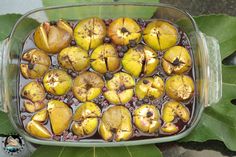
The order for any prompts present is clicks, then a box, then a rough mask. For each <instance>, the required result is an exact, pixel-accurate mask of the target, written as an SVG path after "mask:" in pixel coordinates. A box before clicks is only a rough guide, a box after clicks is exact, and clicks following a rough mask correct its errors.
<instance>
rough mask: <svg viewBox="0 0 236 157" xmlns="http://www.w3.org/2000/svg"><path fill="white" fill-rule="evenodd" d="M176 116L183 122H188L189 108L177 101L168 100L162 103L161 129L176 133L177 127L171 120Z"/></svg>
mask: <svg viewBox="0 0 236 157" xmlns="http://www.w3.org/2000/svg"><path fill="white" fill-rule="evenodd" d="M176 117H178V118H180V119H181V120H182V121H183V122H185V123H186V122H188V121H189V119H190V113H189V110H188V109H187V108H186V107H185V106H184V105H182V104H181V103H179V102H176V101H169V102H167V103H165V104H164V106H163V108H162V120H163V121H164V125H163V126H162V131H164V132H166V133H170V134H171V133H176V132H177V131H178V130H179V128H178V126H176V125H175V124H174V123H173V121H174V120H175V119H176Z"/></svg>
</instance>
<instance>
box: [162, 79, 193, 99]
mask: <svg viewBox="0 0 236 157" xmlns="http://www.w3.org/2000/svg"><path fill="white" fill-rule="evenodd" d="M165 90H166V94H167V95H168V96H169V97H170V98H172V99H174V100H177V101H185V100H189V99H190V98H191V97H192V96H193V94H194V83H193V80H192V78H191V77H189V76H187V75H173V76H171V77H169V78H168V79H167V81H166V87H165Z"/></svg>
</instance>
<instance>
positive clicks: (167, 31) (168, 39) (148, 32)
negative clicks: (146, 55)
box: [143, 20, 179, 50]
mask: <svg viewBox="0 0 236 157" xmlns="http://www.w3.org/2000/svg"><path fill="white" fill-rule="evenodd" d="M178 38H179V37H178V31H177V29H176V28H175V27H174V26H173V25H172V24H170V23H169V22H166V21H162V20H154V21H152V22H150V23H149V24H148V25H147V26H146V28H145V29H144V31H143V39H144V41H145V43H146V44H147V45H148V46H150V47H151V48H153V49H154V50H165V49H168V48H170V47H172V46H174V45H176V43H177V42H178Z"/></svg>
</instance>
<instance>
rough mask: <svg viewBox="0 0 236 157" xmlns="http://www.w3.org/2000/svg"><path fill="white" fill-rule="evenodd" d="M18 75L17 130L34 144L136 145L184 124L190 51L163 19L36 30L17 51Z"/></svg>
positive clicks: (190, 85)
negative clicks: (93, 141) (92, 141)
mask: <svg viewBox="0 0 236 157" xmlns="http://www.w3.org/2000/svg"><path fill="white" fill-rule="evenodd" d="M20 69H21V74H20V76H19V89H20V93H19V95H20V97H19V98H20V104H19V112H20V116H21V120H22V125H23V126H24V128H25V129H26V131H27V132H28V133H29V134H30V135H32V136H34V137H36V138H40V139H47V140H48V139H49V140H57V141H68V140H69V141H74V142H76V141H79V140H83V139H103V140H105V141H124V140H133V139H135V140H139V139H144V138H153V137H162V136H171V135H174V134H178V133H180V132H183V131H184V130H185V129H186V128H187V127H188V125H189V124H190V123H191V118H192V116H193V112H194V107H195V106H194V75H193V74H194V67H193V64H192V50H191V45H190V42H189V40H188V37H187V35H186V33H185V32H183V31H182V30H180V29H179V28H178V26H177V25H176V24H173V23H170V22H169V21H166V20H163V19H152V20H146V21H145V20H142V19H131V18H117V19H100V18H95V17H92V18H88V19H82V20H80V21H65V20H59V21H56V22H45V23H42V24H41V25H40V26H39V27H38V28H36V29H35V30H34V31H33V32H32V33H30V34H29V36H28V37H27V38H26V40H25V42H24V44H23V50H22V57H21V63H20Z"/></svg>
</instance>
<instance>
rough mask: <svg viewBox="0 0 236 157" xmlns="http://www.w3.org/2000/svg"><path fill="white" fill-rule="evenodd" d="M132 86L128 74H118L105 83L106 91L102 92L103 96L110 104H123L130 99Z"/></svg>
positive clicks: (131, 80)
mask: <svg viewBox="0 0 236 157" xmlns="http://www.w3.org/2000/svg"><path fill="white" fill-rule="evenodd" d="M134 84H135V82H134V79H133V78H132V77H131V76H130V75H129V74H127V73H124V72H118V73H116V74H114V77H113V78H112V79H111V80H109V81H107V83H106V87H107V89H108V90H107V91H106V92H104V96H105V98H106V99H107V100H108V101H109V102H110V103H113V104H125V103H127V102H129V101H130V100H131V99H132V96H133V94H134V91H133V87H134Z"/></svg>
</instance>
